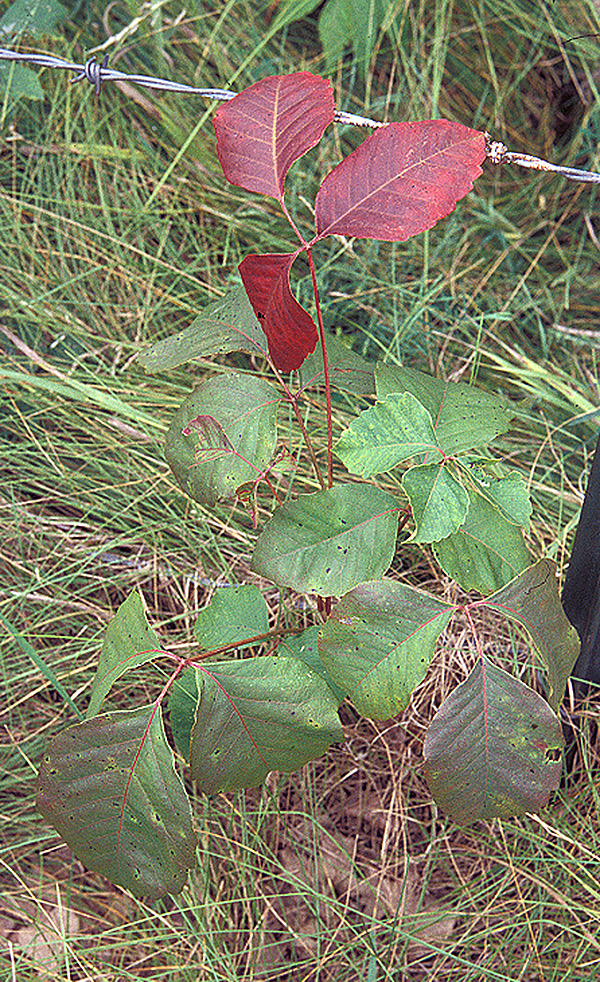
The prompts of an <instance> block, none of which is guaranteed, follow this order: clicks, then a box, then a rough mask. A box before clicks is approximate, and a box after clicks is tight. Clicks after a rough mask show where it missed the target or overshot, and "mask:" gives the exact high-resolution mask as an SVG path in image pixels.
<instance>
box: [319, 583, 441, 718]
mask: <svg viewBox="0 0 600 982" xmlns="http://www.w3.org/2000/svg"><path fill="white" fill-rule="evenodd" d="M453 612H454V607H452V606H450V605H449V604H446V603H444V602H443V601H442V600H438V599H437V598H436V597H432V596H430V595H429V594H427V593H423V592H422V591H421V590H415V589H414V588H413V587H409V586H406V585H405V584H403V583H398V582H397V581H396V580H388V579H383V580H377V581H374V582H371V583H361V584H360V586H357V587H356V588H355V589H354V590H351V591H350V592H349V593H348V594H346V596H345V597H342V599H341V600H340V602H339V603H338V604H337V606H336V607H335V608H334V610H333V612H332V614H331V616H330V617H329V618H328V620H327V621H326V622H325V624H324V625H323V627H322V628H321V631H320V634H319V652H320V654H321V658H322V659H323V664H324V665H325V668H326V669H327V671H328V672H329V674H330V676H331V678H332V679H333V680H334V681H335V682H336V683H337V685H339V686H340V688H341V689H342V690H343V691H344V692H345V693H346V695H347V696H349V698H350V699H351V700H352V702H353V703H354V705H355V706H356V708H357V710H358V712H359V713H361V714H362V715H363V716H369V717H372V718H374V719H389V718H390V717H391V716H395V715H397V714H398V713H399V712H401V711H402V710H403V709H405V708H406V706H407V705H408V702H409V699H410V695H411V693H412V691H413V689H414V688H415V686H416V685H418V684H419V682H421V681H422V680H423V679H424V677H425V674H426V672H427V669H428V667H429V663H430V662H431V659H432V657H433V653H434V650H435V645H436V641H437V639H438V638H439V636H440V634H441V632H442V631H443V630H444V628H445V627H446V626H447V624H448V622H449V620H450V618H451V616H452V614H453Z"/></svg>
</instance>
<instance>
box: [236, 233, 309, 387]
mask: <svg viewBox="0 0 600 982" xmlns="http://www.w3.org/2000/svg"><path fill="white" fill-rule="evenodd" d="M295 258H296V253H289V254H288V253H278V254H275V253H272V254H267V255H264V256H257V255H250V256H246V258H245V259H242V261H241V263H240V265H239V271H240V276H241V277H242V282H243V284H244V286H245V288H246V292H247V294H248V299H249V300H250V303H251V304H252V309H253V310H254V313H255V314H256V316H257V318H258V320H259V321H260V324H261V327H262V329H263V331H264V332H265V334H266V336H267V340H268V342H269V354H270V356H271V360H272V362H273V364H274V365H275V368H278V369H279V371H280V372H293V371H294V369H296V368H300V365H301V364H302V362H303V361H304V359H305V358H306V356H307V355H309V354H310V353H311V351H314V350H315V345H316V343H317V328H316V326H315V324H314V322H313V320H312V318H311V317H310V315H309V314H308V313H307V312H306V311H305V309H304V307H301V306H300V304H299V303H298V301H297V300H295V299H294V297H293V296H292V291H291V290H290V269H291V268H292V263H293V262H294V259H295Z"/></svg>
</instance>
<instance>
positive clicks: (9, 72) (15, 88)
mask: <svg viewBox="0 0 600 982" xmlns="http://www.w3.org/2000/svg"><path fill="white" fill-rule="evenodd" d="M0 91H2V92H4V93H5V95H4V98H5V99H8V98H9V97H10V99H12V100H13V102H16V101H17V99H21V98H24V99H37V100H38V101H40V100H41V99H43V98H44V90H43V88H42V86H41V85H40V83H39V79H38V77H37V75H36V73H35V72H34V71H32V70H31V68H28V67H27V65H15V64H14V63H12V64H8V65H6V64H4V65H0Z"/></svg>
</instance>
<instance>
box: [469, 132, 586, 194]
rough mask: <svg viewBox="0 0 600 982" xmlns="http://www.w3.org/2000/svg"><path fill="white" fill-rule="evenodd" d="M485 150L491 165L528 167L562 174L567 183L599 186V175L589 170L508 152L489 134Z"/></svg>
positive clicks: (512, 151)
mask: <svg viewBox="0 0 600 982" xmlns="http://www.w3.org/2000/svg"><path fill="white" fill-rule="evenodd" d="M485 140H486V143H485V150H486V155H487V158H488V160H490V161H491V162H492V164H517V165H518V166H519V167H529V168H531V169H532V170H546V171H552V173H554V174H562V176H563V177H566V178H567V179H568V180H569V181H584V182H586V183H588V184H600V174H596V173H594V171H590V170H578V168H577V167H561V166H560V165H559V164H551V163H550V162H549V161H547V160H542V158H541V157H533V156H532V155H531V154H530V153H516V152H515V151H514V150H509V149H508V147H507V146H505V144H504V143H501V142H500V141H499V140H492V138H491V136H490V134H489V133H486V134H485Z"/></svg>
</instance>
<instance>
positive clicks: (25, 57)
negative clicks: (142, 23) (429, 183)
mask: <svg viewBox="0 0 600 982" xmlns="http://www.w3.org/2000/svg"><path fill="white" fill-rule="evenodd" d="M2 59H4V60H5V61H20V62H26V63H27V64H30V65H39V66H40V67H41V68H61V69H65V70H66V71H69V72H76V73H77V74H76V75H75V76H74V77H73V78H72V79H71V83H75V82H89V83H90V85H91V86H92V87H93V89H94V91H95V93H96V95H99V94H100V88H101V86H102V84H103V83H104V82H130V83H133V84H134V85H142V86H144V87H145V88H147V89H162V90H163V91H165V92H181V93H184V94H186V93H187V94H188V95H200V96H203V97H204V98H205V99H217V100H220V101H222V102H225V101H227V100H229V99H233V98H234V96H236V95H237V92H231V91H230V90H229V89H203V88H198V87H197V86H195V85H184V84H183V83H182V82H171V81H169V79H166V78H155V77H154V76H153V75H129V74H128V73H127V72H118V71H115V69H114V68H109V67H108V55H105V57H104V61H103V62H102V64H99V63H98V62H97V61H96V60H95V59H94V58H89V59H88V60H87V61H86V63H85V65H78V64H75V63H73V62H70V61H65V60H64V58H55V57H54V55H36V54H21V52H19V51H10V50H8V49H7V48H0V60H2ZM333 118H334V120H335V121H336V122H337V123H346V124H348V125H350V126H368V127H371V128H378V127H380V126H387V123H382V122H381V121H380V120H376V119H369V118H368V117H366V116H357V115H355V114H354V113H346V112H342V111H341V110H339V109H338V110H336V112H335V115H334V117H333ZM485 136H486V155H487V157H488V159H489V160H490V161H491V162H492V163H493V164H517V166H518V167H528V168H531V169H533V170H541V171H551V172H552V173H554V174H561V175H562V177H566V178H567V179H568V180H569V181H583V182H585V183H588V184H600V174H598V173H595V172H594V171H587V170H579V169H578V168H576V167H562V166H560V165H559V164H551V163H550V162H549V161H547V160H542V158H541V157H533V156H532V155H531V154H528V153H516V152H514V151H512V150H509V149H508V147H506V146H505V145H504V143H501V142H500V141H498V140H492V138H491V136H490V135H489V133H486V134H485Z"/></svg>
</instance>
